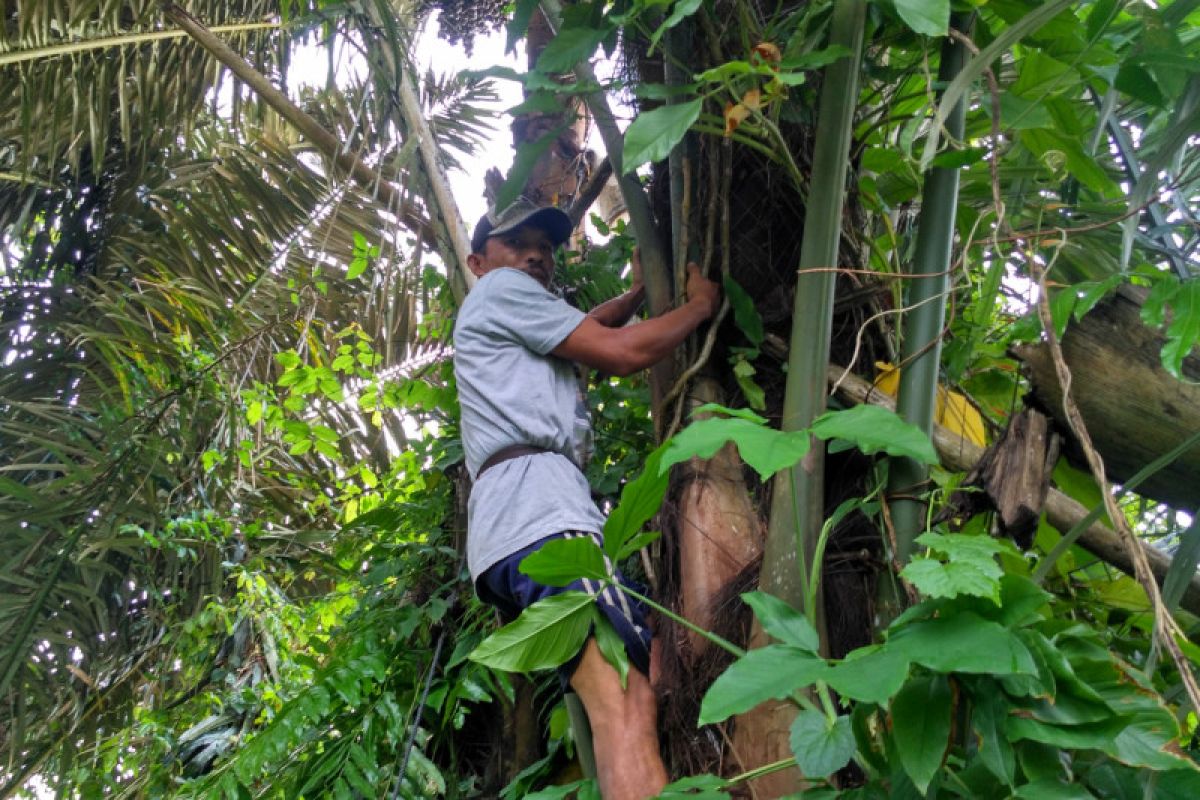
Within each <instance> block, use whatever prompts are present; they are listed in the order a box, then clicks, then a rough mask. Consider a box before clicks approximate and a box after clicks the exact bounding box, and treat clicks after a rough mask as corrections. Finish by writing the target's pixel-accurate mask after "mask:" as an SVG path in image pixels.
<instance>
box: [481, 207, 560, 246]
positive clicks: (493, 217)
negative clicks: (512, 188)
mask: <svg viewBox="0 0 1200 800" xmlns="http://www.w3.org/2000/svg"><path fill="white" fill-rule="evenodd" d="M522 225H531V226H533V227H535V228H541V229H542V230H544V231H545V232H546V233H547V235H549V237H550V241H551V242H553V243H554V246H555V247H558V246H559V245H560V244H562V243H563V242H565V241H567V239H568V238H569V237H570V236H571V218H570V217H568V216H567V214H566V212H564V211H562V210H561V209H558V208H555V207H554V206H538V205H534V204H533V203H532V202H530V201H529V200H527V199H525V198H524V197H521V198H518V199H517V200H515V201H514V202H513V203H512V204H510V205H509V206H508V207H507V208H505V209H504V210H503V211H496V210H495V208H492V209H489V210H488V213H486V214H484V215H483V216H482V217H480V218H479V222H478V223H477V224H476V225H475V233H474V234H473V235H472V236H471V252H472V253H482V252H483V248H484V247H485V246H486V244H487V240H488V239H490V238H492V237H493V236H499V235H500V234H502V233H508V232H509V231H511V230H515V229H516V228H519V227H521V226H522Z"/></svg>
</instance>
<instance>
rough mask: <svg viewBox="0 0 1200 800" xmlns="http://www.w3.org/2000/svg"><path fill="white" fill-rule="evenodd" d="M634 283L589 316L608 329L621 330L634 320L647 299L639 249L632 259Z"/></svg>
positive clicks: (631, 266) (594, 309) (593, 310)
mask: <svg viewBox="0 0 1200 800" xmlns="http://www.w3.org/2000/svg"><path fill="white" fill-rule="evenodd" d="M630 268H631V274H632V283H631V284H630V286H629V290H628V291H627V292H625V293H624V294H619V295H617V296H616V297H614V298H612V299H611V300H606V301H604V302H603V303H601V304H600V305H598V306H596V307H595V308H593V309H592V310H591V311H589V312H588V316H589V317H591V318H592V319H594V320H595V321H596V322H599V323H600V324H601V325H603V326H604V327H606V328H619V327H621V326H622V325H624V324H625V323H626V322H628V321H629V320H630V319H632V318H633V315H634V314H636V313H637V312H638V309H639V308H641V307H642V302H643V301H644V300H645V299H646V286H645V284H644V283H643V282H642V259H641V253H639V252H638V250H637V248H634V250H633V258H631V259H630Z"/></svg>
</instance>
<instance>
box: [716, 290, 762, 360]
mask: <svg viewBox="0 0 1200 800" xmlns="http://www.w3.org/2000/svg"><path fill="white" fill-rule="evenodd" d="M722 281H723V285H724V287H725V296H726V297H728V298H729V305H730V306H731V307H732V308H733V321H734V322H736V323H737V326H738V329H739V330H740V331H741V332H742V333H744V334H746V338H747V339H749V340H750V343H751V344H752V345H754V346H755V347H758V346H759V345H760V344H762V343H763V337H764V336H765V334H764V333H763V321H762V316H761V315H760V314H759V313H758V309H757V308H755V307H754V298H752V297H751V296H750V295H749V294H747V293H746V290H745V289H743V288H742V285H741V284H740V283H738V282H737V281H735V280H734V279H733V277H732V276H731V275H726V276H725V277H724V278H723V279H722Z"/></svg>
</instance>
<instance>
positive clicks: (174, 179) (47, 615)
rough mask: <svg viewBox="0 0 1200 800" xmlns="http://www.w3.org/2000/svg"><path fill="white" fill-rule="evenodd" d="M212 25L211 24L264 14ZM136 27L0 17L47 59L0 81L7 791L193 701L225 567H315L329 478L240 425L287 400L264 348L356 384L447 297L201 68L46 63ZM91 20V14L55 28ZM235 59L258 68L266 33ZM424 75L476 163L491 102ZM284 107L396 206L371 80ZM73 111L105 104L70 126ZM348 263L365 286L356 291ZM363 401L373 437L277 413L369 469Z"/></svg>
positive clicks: (172, 45) (276, 434)
mask: <svg viewBox="0 0 1200 800" xmlns="http://www.w3.org/2000/svg"><path fill="white" fill-rule="evenodd" d="M112 5H114V4H109V5H107V6H105V9H109V8H110V7H111V6H112ZM115 5H116V6H118V7H121V9H124V7H123V6H122V4H115ZM85 6H86V7H85ZM210 10H211V11H212V13H211V14H208V15H206V17H207V20H208V21H213V22H221V21H223V20H235V21H236V20H247V19H249V20H261V19H264V18H269V17H270V16H271V15H272V14H273V13H275V12H277V8H274V7H272V6H271V5H269V4H241V5H239V4H232V5H231V4H222V5H221V8H219V9H218V8H215V7H214V8H213V9H210ZM135 11H137V13H133V12H132V11H129V10H128V9H124V10H123V12H122V13H121V14H117V13H115V12H114V15H110V17H106V18H104V19H101V18H100V16H101V11H100V9H98V8H96V7H95V4H92V5H87V4H80V6H79V7H78V8H69V9H61V10H59V9H55V10H53V11H51V10H47V9H45V8H43V10H42V12H41V14H42V15H41V16H38V15H36V14H35V15H34V16H35V17H36V18H28V15H27V16H19V15H18V13H17V12H9V17H10V18H9V20H8V22H9V26H8V37H9V38H8V39H6V40H5V46H6V47H9V48H10V49H15V48H18V47H20V48H25V49H26V50H28V49H29V48H33V47H43V48H48V49H47V52H46V55H45V57H43V58H30V59H26V60H23V61H21V62H20V63H19V64H15V65H13V66H11V67H10V66H5V67H2V68H0V84H4V83H6V82H7V83H8V84H9V85H10V86H14V87H15V86H18V85H20V87H21V90H20V91H14V93H13V96H17V97H20V98H21V104H20V106H19V107H17V108H14V109H9V110H6V111H5V112H3V113H2V114H0V131H2V134H0V135H2V136H3V138H2V139H0V142H3V143H5V144H4V145H3V147H0V158H7V159H8V161H6V162H5V163H4V164H3V170H4V171H5V172H7V173H12V174H20V175H23V176H26V177H25V178H23V179H22V180H17V181H6V182H4V183H2V184H0V193H2V194H3V196H2V197H0V207H2V208H4V209H5V211H4V212H0V214H2V215H3V216H0V231H2V232H3V233H2V236H3V239H4V241H5V242H6V243H8V246H7V247H5V248H4V250H5V254H4V257H3V258H4V261H3V265H4V266H3V273H0V278H2V279H3V287H2V289H3V293H4V295H3V307H2V308H3V312H2V313H3V316H2V318H0V341H4V342H5V344H6V351H5V355H4V357H5V359H6V361H7V363H8V365H9V367H10V368H9V369H6V370H4V372H3V374H0V411H2V412H3V413H2V414H0V419H2V420H3V421H2V422H0V486H2V487H3V489H4V491H3V492H0V525H3V527H4V529H5V530H6V531H10V532H11V534H10V535H7V536H6V537H5V539H4V542H3V544H2V545H0V597H3V601H0V697H3V698H4V699H5V702H4V710H3V711H2V712H0V729H2V730H3V731H4V734H3V737H2V738H3V741H4V742H5V747H6V749H7V750H8V751H9V752H10V754H11V757H10V758H9V759H8V760H7V763H8V764H10V765H13V766H12V767H6V768H5V770H6V771H5V773H4V778H5V781H6V782H7V783H8V787H7V788H12V787H13V786H17V785H20V783H21V782H22V781H23V780H24V779H25V778H26V777H27V776H28V775H29V774H31V773H32V772H33V771H35V770H40V771H42V772H43V774H46V775H49V776H53V777H54V779H55V780H61V781H67V783H64V784H62V785H63V786H66V785H68V784H69V780H70V779H69V769H68V767H69V764H70V763H71V759H72V758H73V757H75V756H76V755H79V754H89V757H95V756H98V754H99V753H100V752H101V749H102V748H105V747H108V746H109V745H108V744H106V741H107V740H106V739H105V733H104V731H109V732H111V731H113V730H117V729H119V728H120V721H121V720H123V719H125V718H126V715H127V714H128V713H129V708H130V705H129V703H130V701H131V700H132V699H134V698H135V697H143V698H144V697H145V696H146V694H147V693H150V695H152V696H153V697H154V698H157V700H151V702H150V703H149V706H147V707H155V706H158V705H161V704H163V703H167V702H170V701H171V700H172V699H173V698H178V696H179V695H180V694H181V693H185V692H186V691H188V689H189V686H190V685H191V684H193V683H194V682H195V680H196V675H197V670H199V671H200V672H203V670H204V669H205V665H189V666H188V667H187V668H184V669H178V668H172V667H171V663H172V658H173V655H172V653H173V652H175V651H174V650H173V648H174V647H176V645H175V644H173V637H175V634H174V633H172V632H177V631H178V630H179V626H180V625H181V624H183V623H184V622H185V621H186V620H187V619H188V618H189V617H190V616H192V615H194V614H196V613H197V612H199V611H201V610H202V609H203V608H205V606H206V603H207V601H206V598H208V597H213V596H219V595H220V594H222V593H223V592H225V591H227V590H228V589H229V588H231V587H226V586H225V583H224V581H225V576H226V575H227V573H228V565H229V564H230V563H239V562H240V561H241V560H244V559H246V558H248V557H251V555H252V556H253V557H254V558H256V559H259V561H260V562H264V563H269V562H272V561H275V562H278V563H280V564H303V565H304V566H303V569H302V570H299V571H304V570H311V569H316V570H318V571H320V570H324V569H326V568H327V567H326V566H325V565H326V564H328V561H327V560H328V559H329V552H330V551H329V546H330V541H331V540H330V534H329V531H331V530H332V529H333V528H334V527H335V525H336V522H337V518H338V513H337V510H335V509H331V508H330V505H329V503H328V502H327V498H326V497H325V495H324V492H323V487H325V486H327V485H328V483H329V480H330V475H331V472H332V471H333V470H334V467H335V463H334V461H332V460H331V458H330V457H329V456H327V455H322V454H321V453H320V452H318V451H317V450H315V449H309V450H307V451H305V450H303V449H301V448H298V447H296V446H295V444H294V442H292V441H290V440H288V438H287V435H288V433H289V429H288V428H286V427H272V426H271V425H268V424H266V423H264V422H263V421H253V422H252V421H251V420H250V419H249V418H248V415H247V409H248V408H249V406H250V405H251V404H252V403H254V402H258V401H257V400H251V399H248V398H250V397H251V396H253V397H256V398H257V397H264V398H266V397H270V398H273V400H272V402H273V403H274V402H280V401H282V400H283V396H284V395H285V394H286V391H284V390H282V389H280V388H278V387H276V381H277V380H278V379H279V378H280V377H281V375H282V374H283V373H284V372H285V371H286V370H285V368H284V367H283V366H282V365H281V362H280V361H279V359H277V358H276V355H277V354H279V353H295V354H297V356H296V357H297V358H298V359H299V360H300V361H301V362H302V363H303V364H304V365H307V366H310V367H314V368H317V367H328V365H329V363H330V361H331V359H332V356H333V354H334V353H336V351H337V348H338V347H339V346H340V343H341V342H342V341H343V339H342V338H339V336H340V335H344V333H345V331H347V330H354V331H358V332H361V335H362V337H363V338H364V341H366V342H369V344H370V349H371V351H372V352H374V353H377V354H380V355H381V356H383V357H384V358H385V359H386V360H385V361H383V362H382V363H378V364H375V365H374V366H375V367H382V366H387V365H389V364H400V363H403V362H404V361H405V360H406V359H408V358H409V357H410V356H411V355H415V354H418V353H419V352H424V350H422V349H421V348H422V347H424V346H423V345H419V342H420V337H421V336H423V335H428V334H422V333H421V332H420V327H419V325H418V320H419V315H420V312H421V310H422V308H423V307H425V306H427V305H428V303H429V302H430V301H431V300H432V299H433V296H434V295H436V293H437V292H438V290H439V285H438V283H437V282H436V281H435V282H433V283H431V282H430V276H429V274H427V273H426V272H425V267H424V263H423V262H424V259H423V255H422V254H423V252H424V250H423V246H422V245H421V243H416V245H415V246H414V243H413V242H411V241H410V237H409V235H408V234H407V233H406V232H405V231H404V230H403V229H401V228H400V226H399V225H398V224H397V219H396V215H395V211H394V209H389V208H386V207H384V206H382V205H381V204H380V203H379V202H377V201H376V200H375V199H373V198H372V197H371V196H369V194H367V193H365V192H363V191H361V190H360V189H358V188H357V187H354V186H352V185H349V184H347V183H345V182H343V181H340V180H335V179H332V178H331V177H330V176H331V175H332V174H333V171H332V170H330V169H329V166H328V164H327V163H326V162H325V161H324V159H323V158H322V157H321V156H319V155H318V154H315V153H314V152H312V151H311V149H310V148H308V147H306V146H305V145H304V144H303V143H302V142H299V141H298V140H297V139H296V137H295V135H294V133H292V132H291V131H290V129H288V128H287V127H286V126H285V125H283V124H281V122H280V120H279V119H278V117H276V116H275V115H274V113H273V112H271V111H269V110H266V109H264V108H259V107H257V106H256V105H254V103H253V99H252V98H243V99H242V100H240V101H239V102H240V104H241V107H240V109H239V111H238V113H237V115H236V117H235V116H234V115H233V112H232V111H230V110H228V109H218V111H219V112H220V113H218V114H215V115H214V114H213V113H212V109H211V108H210V104H211V102H212V98H213V92H214V91H215V89H214V87H215V86H216V85H217V75H218V72H217V70H215V69H214V68H213V67H212V66H211V64H210V63H209V62H208V60H207V56H205V55H203V54H201V53H199V52H197V51H195V50H194V48H192V47H191V46H190V45H189V44H188V43H186V42H182V41H176V40H173V39H172V40H158V41H153V42H149V43H147V42H144V41H130V42H128V43H126V44H124V45H122V46H120V47H118V48H116V50H117V51H119V55H114V54H113V53H112V52H110V53H109V57H107V58H100V57H99V56H98V55H97V54H98V53H99V50H98V49H97V50H94V51H86V52H76V53H69V54H65V55H62V54H56V53H54V52H53V51H52V48H53V47H54V46H55V44H56V43H57V44H61V43H62V41H61V40H63V39H64V37H65V34H62V35H60V34H58V33H57V31H60V30H68V29H70V30H71V31H73V33H72V35H73V36H80V35H86V36H108V37H111V36H120V35H128V36H136V35H137V34H138V32H142V31H146V30H151V29H153V28H154V26H155V25H157V24H158V22H157V20H158V17H157V16H156V15H157V12H156V11H155V6H154V5H153V4H147V5H146V6H145V8H144V9H141V10H140V11H138V10H137V9H135ZM60 12H61V14H62V15H63V16H58V17H56V16H55V14H56V13H60ZM88 14H92V15H94V16H96V17H97V19H96V20H94V21H93V22H89V23H87V24H86V25H85V24H82V23H80V25H76V27H74V28H70V25H68V24H67V22H66V21H68V20H70V21H72V22H71V24H72V25H73V24H75V23H74V22H73V21H74V20H77V19H85V18H86V19H90V17H88ZM73 15H74V16H73ZM14 30H16V31H17V32H18V34H17V35H14V34H13V33H12V31H14ZM255 35H256V36H260V37H261V36H262V34H255ZM245 45H246V46H247V47H248V48H249V49H250V50H251V52H252V53H253V54H254V56H255V60H257V62H258V64H259V65H260V68H262V69H264V70H265V71H268V72H272V71H274V72H276V73H277V72H278V69H279V66H278V65H280V64H282V63H283V61H284V59H283V58H282V56H281V55H280V53H282V52H284V49H285V48H286V41H284V40H281V39H278V38H277V37H276V38H269V39H262V38H260V39H249V38H248V39H246V40H245ZM110 49H111V48H110ZM272 65H276V66H275V67H274V68H272ZM53 85H58V86H59V87H63V86H66V87H69V88H68V91H67V92H62V91H59V92H57V93H56V92H51V91H49V89H50V87H51V86H53ZM443 85H444V86H445V87H449V88H451V89H453V93H452V94H451V95H449V96H448V97H447V98H442V99H439V98H437V97H436V96H433V95H432V94H431V99H430V107H431V108H451V109H454V113H455V114H457V115H459V118H461V119H464V120H467V121H468V122H466V123H464V124H463V125H462V126H459V127H457V128H456V126H455V124H453V123H452V121H451V120H449V119H447V121H446V122H445V123H444V124H443V126H442V129H443V130H446V131H452V133H451V134H450V135H451V136H452V137H455V138H453V141H454V142H455V143H457V145H458V146H460V147H469V146H470V143H471V141H472V138H471V137H472V136H474V135H477V134H478V132H479V131H480V130H481V129H480V128H479V127H477V126H476V123H475V122H472V120H476V121H478V120H482V119H483V117H482V116H481V115H480V114H479V113H478V112H475V111H473V110H471V109H472V106H473V104H474V103H475V102H477V101H478V100H479V99H480V98H482V97H484V96H485V94H486V89H485V88H484V87H480V86H478V85H470V86H468V85H460V84H453V83H445V84H443ZM38 87H40V89H39V88H38ZM434 88H435V89H436V88H439V87H438V86H437V85H435V86H434ZM101 95H104V99H101ZM60 101H61V102H60ZM304 102H305V104H306V105H307V107H308V110H309V111H310V112H311V113H313V114H314V116H317V117H318V118H319V119H321V120H322V121H323V123H324V124H326V125H327V127H329V128H330V129H332V130H336V131H339V132H340V133H341V134H343V135H344V136H345V140H346V141H348V142H352V143H353V144H354V145H355V146H356V147H358V148H360V153H361V157H362V158H363V159H364V160H365V161H367V162H368V163H375V164H378V165H379V166H380V167H381V168H382V169H383V170H384V171H385V172H386V173H387V175H386V177H387V178H388V179H389V180H394V181H395V182H396V183H397V184H398V185H400V186H401V187H405V188H404V189H403V193H404V194H406V195H407V196H408V197H409V198H414V197H415V189H414V188H413V185H412V183H411V178H410V176H411V174H412V173H411V171H410V167H411V157H412V150H411V149H406V148H404V147H402V146H401V142H399V141H397V139H396V138H395V132H396V130H395V128H394V127H391V126H389V125H387V124H376V122H377V120H376V119H375V118H374V117H373V116H372V115H370V114H365V115H364V114H363V113H362V112H363V110H364V109H372V110H373V109H374V108H377V107H382V106H383V105H384V104H383V103H381V102H380V100H379V99H378V98H376V97H375V96H373V94H372V87H370V86H367V87H351V88H350V89H348V90H344V91H332V90H329V91H325V92H313V93H311V94H310V95H308V96H307V97H305V98H304ZM447 104H449V105H447ZM76 107H82V108H83V109H84V110H85V111H86V110H87V109H97V111H96V112H95V113H94V114H85V116H87V117H89V118H88V119H85V118H84V117H83V116H74V115H75V113H76V112H75V111H74V108H76ZM89 149H91V150H95V151H97V152H95V153H90V152H89ZM47 186H52V187H54V188H53V189H49V190H48V189H47V188H46V187H47ZM64 241H66V243H65V244H64ZM359 259H362V260H364V261H365V262H366V264H365V267H366V268H365V269H362V270H359V268H358V267H357V266H356V267H355V268H354V271H358V272H361V274H357V275H355V274H352V273H351V271H348V270H350V268H351V265H352V264H355V262H356V260H359ZM425 327H426V329H428V328H429V326H428V324H426V326H425ZM434 346H435V347H436V343H434ZM414 348H417V349H414ZM343 383H344V386H345V390H344V391H346V392H351V393H353V392H357V391H361V390H363V389H365V388H369V387H370V386H371V385H372V384H371V382H370V381H369V380H368V381H364V380H362V379H355V380H350V379H349V377H348V376H347V379H346V380H345V381H343ZM381 388H382V387H381ZM264 402H265V401H264ZM380 410H381V412H382V413H380V414H378V415H377V416H376V419H375V420H374V421H373V422H372V421H367V420H365V419H364V416H365V415H364V414H363V413H362V412H361V411H358V410H354V409H353V408H350V407H347V406H345V405H344V404H342V403H338V402H334V401H332V400H330V399H328V398H323V399H322V398H319V397H313V398H309V399H308V400H306V401H305V402H304V403H302V404H301V410H300V411H299V412H298V414H297V416H296V417H295V418H294V419H293V421H294V422H296V423H303V425H304V426H307V427H315V426H322V425H323V426H327V427H328V428H329V429H332V430H333V431H336V432H337V433H338V434H339V441H338V442H337V445H336V446H337V448H338V453H339V459H338V460H340V461H341V462H343V463H358V462H361V463H364V464H370V465H371V467H372V468H373V469H374V470H375V471H376V472H377V473H379V474H384V473H385V472H386V470H387V469H388V465H389V461H390V459H391V453H392V452H393V451H392V448H393V447H394V446H395V443H402V442H404V441H405V433H404V428H403V425H402V421H403V420H402V418H401V416H400V414H399V413H398V411H396V410H395V409H394V408H393V409H389V408H387V407H383V406H381V407H380ZM389 442H390V443H391V444H390V445H389ZM243 443H249V448H250V449H251V450H252V451H253V457H252V458H247V459H243V458H242V457H241V456H240V454H241V453H243V452H246V449H245V446H244V444H243ZM314 499H317V500H322V501H324V502H317V503H314V502H313V501H314ZM223 564H224V565H225V566H222V565H223ZM334 568H335V570H336V566H335V565H334ZM81 743H82V745H81ZM2 793H4V792H3V791H0V794H2Z"/></svg>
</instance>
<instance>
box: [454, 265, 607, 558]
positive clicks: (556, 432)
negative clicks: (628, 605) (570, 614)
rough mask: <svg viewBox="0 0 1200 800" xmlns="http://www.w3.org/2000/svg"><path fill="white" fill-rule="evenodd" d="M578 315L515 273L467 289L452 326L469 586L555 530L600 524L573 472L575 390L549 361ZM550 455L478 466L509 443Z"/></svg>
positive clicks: (566, 365)
mask: <svg viewBox="0 0 1200 800" xmlns="http://www.w3.org/2000/svg"><path fill="white" fill-rule="evenodd" d="M583 318H584V313H583V312H582V311H580V310H578V309H576V308H572V307H571V306H569V305H568V304H567V303H566V302H564V301H563V300H561V299H559V298H557V297H555V296H554V295H552V294H550V292H548V291H547V290H546V289H545V288H544V287H543V286H542V285H541V284H540V283H538V282H537V281H536V280H535V279H534V278H533V277H532V276H530V275H527V274H525V273H524V272H521V271H520V270H516V269H508V268H505V269H497V270H493V271H491V272H489V273H487V274H486V275H484V276H483V277H482V278H480V280H479V282H478V283H477V284H475V288H474V289H472V290H471V293H470V295H468V296H467V299H466V301H465V302H464V303H463V306H462V308H461V309H460V310H459V314H458V321H457V323H456V324H455V326H454V374H455V377H456V379H457V381H458V397H459V401H460V404H461V406H462V438H463V449H464V452H465V455H466V461H467V470H468V471H469V472H470V473H471V477H472V478H476V477H478V480H477V481H476V483H475V486H474V488H473V489H472V490H471V499H470V501H469V503H468V505H467V530H468V535H467V566H468V568H469V569H470V571H471V577H472V578H473V579H475V578H478V577H479V576H480V575H481V574H482V573H483V572H484V571H485V570H487V568H488V567H490V566H492V565H493V564H495V563H496V562H498V561H500V560H502V559H503V558H505V557H506V556H509V555H511V554H512V553H515V552H516V551H518V550H520V549H522V548H524V547H528V546H529V545H531V544H533V543H534V542H537V541H539V540H541V539H544V538H546V537H547V536H549V535H550V534H553V533H557V532H559V531H566V530H577V531H592V532H595V533H599V532H600V531H602V530H603V528H604V516H603V515H602V514H601V513H600V510H599V509H598V508H596V504H595V503H593V502H592V499H591V491H590V489H589V488H588V483H587V480H586V479H585V478H584V476H583V473H582V472H580V471H579V468H578V467H577V466H576V465H575V463H574V461H573V460H572V459H573V458H574V455H573V454H574V453H575V444H576V443H575V422H576V399H577V387H576V381H575V371H574V368H573V367H572V365H571V363H570V362H569V361H565V360H563V359H561V358H556V357H554V356H552V355H549V353H550V351H551V350H553V349H554V348H555V347H557V346H558V345H560V344H561V343H562V341H563V340H564V339H566V338H567V336H568V335H569V334H570V333H571V332H572V331H574V330H575V328H577V327H578V326H579V323H580V322H582V321H583ZM519 444H524V445H532V446H534V447H542V448H545V449H547V450H550V451H553V452H548V453H537V454H535V455H529V456H523V457H520V458H514V459H510V460H508V461H504V462H501V463H500V464H497V465H496V466H494V467H492V468H491V469H489V470H488V471H487V472H485V473H484V474H483V475H482V476H481V477H480V476H479V475H478V473H479V467H480V466H482V465H483V462H484V461H486V460H487V459H488V457H489V456H491V455H492V454H493V453H495V452H497V451H499V450H500V449H501V448H504V447H509V446H510V445H519Z"/></svg>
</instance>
